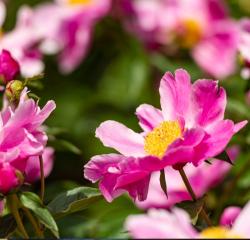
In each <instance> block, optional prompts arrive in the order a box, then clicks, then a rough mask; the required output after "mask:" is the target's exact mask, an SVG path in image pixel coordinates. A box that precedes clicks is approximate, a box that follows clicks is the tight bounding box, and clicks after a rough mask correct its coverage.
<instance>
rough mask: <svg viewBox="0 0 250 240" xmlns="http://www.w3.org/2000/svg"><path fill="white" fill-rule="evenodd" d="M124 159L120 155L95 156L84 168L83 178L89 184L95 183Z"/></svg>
mask: <svg viewBox="0 0 250 240" xmlns="http://www.w3.org/2000/svg"><path fill="white" fill-rule="evenodd" d="M124 159H125V157H124V156H122V155H120V154H114V153H113V154H103V155H97V156H94V157H92V158H91V159H90V161H89V162H88V163H87V164H86V165H85V166H84V177H85V178H86V179H88V180H90V181H91V182H93V183H94V182H97V181H98V180H100V179H101V178H102V176H103V175H104V174H105V173H106V172H107V171H108V169H109V168H110V167H116V166H117V164H118V163H119V162H120V161H122V160H124Z"/></svg>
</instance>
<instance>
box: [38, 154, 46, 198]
mask: <svg viewBox="0 0 250 240" xmlns="http://www.w3.org/2000/svg"><path fill="white" fill-rule="evenodd" d="M39 162H40V178H41V193H40V198H41V201H42V203H43V201H44V192H45V178H44V166H43V158H42V156H40V157H39Z"/></svg>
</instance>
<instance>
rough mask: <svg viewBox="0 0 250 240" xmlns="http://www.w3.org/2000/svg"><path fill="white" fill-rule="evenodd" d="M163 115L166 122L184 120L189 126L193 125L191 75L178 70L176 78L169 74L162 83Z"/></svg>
mask: <svg viewBox="0 0 250 240" xmlns="http://www.w3.org/2000/svg"><path fill="white" fill-rule="evenodd" d="M159 91H160V96H161V107H162V113H163V116H164V119H165V120H176V119H179V118H184V119H185V122H186V123H187V125H188V126H190V125H192V122H193V120H192V119H193V116H192V105H191V94H192V90H191V80H190V76H189V74H188V73H187V72H186V71H185V70H183V69H178V70H176V72H175V77H174V76H173V75H172V74H171V73H170V72H167V73H165V75H164V76H163V78H162V80H161V83H160V89H159Z"/></svg>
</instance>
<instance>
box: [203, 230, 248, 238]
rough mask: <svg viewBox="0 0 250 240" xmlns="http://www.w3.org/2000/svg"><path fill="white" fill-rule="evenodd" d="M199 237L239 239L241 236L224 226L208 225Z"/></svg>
mask: <svg viewBox="0 0 250 240" xmlns="http://www.w3.org/2000/svg"><path fill="white" fill-rule="evenodd" d="M200 238H215V239H236V238H238V239H239V238H243V237H241V236H239V235H237V234H235V233H234V232H232V231H231V230H230V229H227V228H224V227H210V228H207V229H205V230H203V231H202V232H201V234H200Z"/></svg>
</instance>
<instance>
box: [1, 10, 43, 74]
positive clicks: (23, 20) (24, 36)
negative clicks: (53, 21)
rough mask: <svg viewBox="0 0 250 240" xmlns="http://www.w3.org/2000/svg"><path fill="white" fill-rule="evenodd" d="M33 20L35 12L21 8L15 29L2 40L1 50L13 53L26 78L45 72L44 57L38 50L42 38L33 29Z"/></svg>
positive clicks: (3, 36) (4, 34) (5, 34)
mask: <svg viewBox="0 0 250 240" xmlns="http://www.w3.org/2000/svg"><path fill="white" fill-rule="evenodd" d="M33 18H34V12H33V10H32V9H31V8H29V7H21V8H20V9H19V11H18V16H17V24H16V26H15V28H14V29H13V30H12V31H10V32H6V33H5V32H4V33H3V35H2V37H1V38H0V49H1V50H3V49H6V50H8V51H10V52H11V54H12V56H13V57H14V58H15V59H16V60H17V61H18V62H19V64H20V68H21V69H20V71H21V74H22V75H23V76H24V77H33V76H34V75H38V74H40V73H41V72H42V71H43V70H44V64H43V62H42V55H41V53H40V51H39V49H38V48H37V46H38V43H39V41H40V40H41V36H40V34H39V32H38V31H35V29H34V28H33V23H32V19H33ZM17 39H18V40H17Z"/></svg>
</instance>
